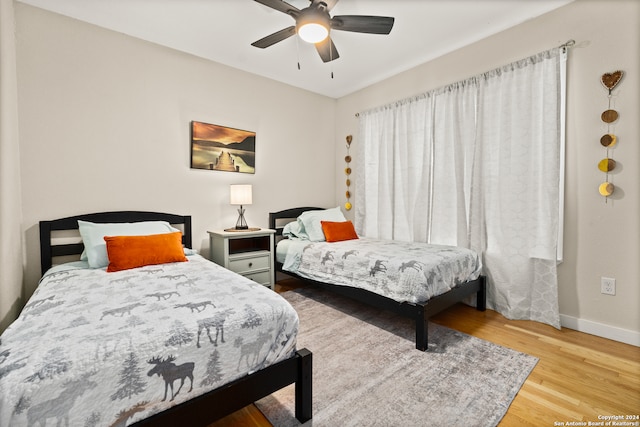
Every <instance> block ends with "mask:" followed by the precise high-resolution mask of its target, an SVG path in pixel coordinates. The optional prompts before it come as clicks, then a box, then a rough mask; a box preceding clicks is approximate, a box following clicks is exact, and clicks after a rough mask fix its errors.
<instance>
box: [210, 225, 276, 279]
mask: <svg viewBox="0 0 640 427" xmlns="http://www.w3.org/2000/svg"><path fill="white" fill-rule="evenodd" d="M275 232H276V231H275V230H271V229H268V228H263V229H260V230H257V231H222V230H220V231H209V232H208V233H209V252H210V255H209V259H210V260H211V261H213V262H215V263H216V264H218V265H221V266H223V267H224V268H227V269H229V270H231V271H235V272H236V273H238V274H241V275H243V276H245V277H248V278H249V279H251V280H253V281H255V282H258V283H260V284H262V285H264V286H266V287H268V288H269V289H273V286H274V283H275V269H274V265H273V264H274V255H273V238H274V234H275Z"/></svg>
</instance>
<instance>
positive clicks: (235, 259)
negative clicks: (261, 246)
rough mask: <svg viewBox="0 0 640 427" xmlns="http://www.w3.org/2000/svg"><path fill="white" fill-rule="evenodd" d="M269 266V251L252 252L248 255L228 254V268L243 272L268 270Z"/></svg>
mask: <svg viewBox="0 0 640 427" xmlns="http://www.w3.org/2000/svg"><path fill="white" fill-rule="evenodd" d="M270 268H271V253H270V252H267V251H264V252H252V253H251V255H250V256H242V255H240V256H229V270H231V271H235V272H236V273H244V272H248V271H252V270H269V269H270Z"/></svg>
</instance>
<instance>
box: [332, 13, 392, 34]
mask: <svg viewBox="0 0 640 427" xmlns="http://www.w3.org/2000/svg"><path fill="white" fill-rule="evenodd" d="M394 21H395V19H394V18H392V17H390V16H366V15H340V16H334V17H333V18H332V19H331V28H332V29H334V30H340V31H354V32H356V33H369V34H389V33H390V32H391V29H392V28H393V22H394Z"/></svg>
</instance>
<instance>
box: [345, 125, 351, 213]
mask: <svg viewBox="0 0 640 427" xmlns="http://www.w3.org/2000/svg"><path fill="white" fill-rule="evenodd" d="M352 140H353V137H352V136H351V135H347V155H346V156H344V162H345V163H346V167H345V168H344V173H345V175H347V181H346V184H347V191H346V192H345V196H346V197H347V202H346V203H345V204H344V208H345V209H346V210H348V211H350V210H351V208H352V207H353V205H352V204H351V202H350V199H351V191H350V190H349V187H350V186H351V178H350V175H351V167H350V166H349V163H351V155H350V154H349V149H350V148H351V141H352Z"/></svg>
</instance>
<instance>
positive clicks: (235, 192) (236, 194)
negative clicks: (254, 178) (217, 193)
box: [229, 184, 253, 205]
mask: <svg viewBox="0 0 640 427" xmlns="http://www.w3.org/2000/svg"><path fill="white" fill-rule="evenodd" d="M229 203H230V204H232V205H250V204H251V203H253V200H252V192H251V184H232V185H231V188H230V192H229Z"/></svg>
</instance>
